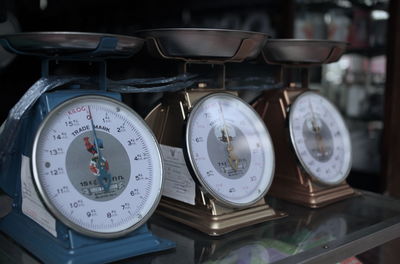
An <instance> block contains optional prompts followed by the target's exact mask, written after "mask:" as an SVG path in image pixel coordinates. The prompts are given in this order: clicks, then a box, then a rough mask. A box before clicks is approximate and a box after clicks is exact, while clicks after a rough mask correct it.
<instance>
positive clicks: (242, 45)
mask: <svg viewBox="0 0 400 264" xmlns="http://www.w3.org/2000/svg"><path fill="white" fill-rule="evenodd" d="M136 34H137V35H138V36H140V37H143V38H145V39H146V40H147V46H148V49H149V51H150V53H151V54H152V55H154V56H156V57H161V58H164V59H175V60H183V61H185V62H213V63H224V62H241V61H243V60H246V59H252V58H255V57H257V56H258V54H259V53H260V52H261V49H262V48H263V47H264V45H265V43H266V41H267V39H268V35H266V34H263V33H259V32H251V31H240V30H226V29H210V28H164V29H151V30H142V31H138V32H136Z"/></svg>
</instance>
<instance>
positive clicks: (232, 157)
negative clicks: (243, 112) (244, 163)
mask: <svg viewBox="0 0 400 264" xmlns="http://www.w3.org/2000/svg"><path fill="white" fill-rule="evenodd" d="M219 109H220V112H221V117H222V125H223V132H224V134H225V137H226V142H227V147H226V151H227V152H228V162H229V165H231V167H232V169H234V170H235V171H236V170H237V169H238V165H239V164H238V163H239V160H238V158H237V156H236V155H235V154H234V152H233V146H232V142H231V140H230V137H229V134H228V129H227V128H226V123H225V118H224V113H223V112H222V106H221V103H219Z"/></svg>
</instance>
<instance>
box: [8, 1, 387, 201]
mask: <svg viewBox="0 0 400 264" xmlns="http://www.w3.org/2000/svg"><path fill="white" fill-rule="evenodd" d="M388 7H389V0H379V1H378V0H325V1H324V0H308V1H307V0H282V1H274V0H218V1H211V0H202V1H194V0H187V1H154V0H147V1H141V2H139V1H122V0H114V1H106V0H85V1H77V0H40V1H39V0H37V1H32V0H19V1H12V0H0V34H11V33H17V32H27V31H80V32H99V33H113V34H124V35H131V34H133V33H134V32H135V31H137V30H141V29H149V28H165V27H202V28H222V29H239V30H250V31H259V32H263V33H266V34H268V35H270V36H271V37H273V38H301V39H330V40H339V41H347V42H349V48H348V51H347V52H346V54H345V55H344V56H343V57H342V58H341V60H340V61H339V62H337V63H334V64H329V65H324V66H323V67H316V68H313V70H312V72H311V78H310V80H311V84H310V86H311V88H313V89H318V90H320V91H321V93H322V94H324V95H325V96H327V97H328V98H329V99H330V100H331V101H333V102H334V103H335V105H336V106H337V107H338V109H339V110H340V112H341V113H342V114H343V116H344V117H345V119H346V121H347V124H348V127H349V130H350V132H351V139H352V147H353V168H352V171H351V174H350V176H349V177H348V182H349V183H350V185H352V186H353V187H356V188H361V189H364V190H370V191H373V192H380V193H384V192H385V182H384V181H383V180H382V177H380V174H381V172H382V168H381V156H382V155H381V153H382V131H383V128H384V125H383V124H384V122H383V119H384V95H385V84H386V46H387V45H386V44H387V34H386V32H387V24H388V19H389V13H388ZM171 65H173V63H171V62H165V61H160V60H156V59H152V58H149V56H148V54H146V51H145V50H144V51H142V52H141V53H140V54H138V55H137V56H134V57H133V58H131V59H129V60H128V61H114V62H112V63H111V64H110V67H109V77H110V78H112V79H123V78H134V77H146V76H172V75H174V74H176V70H175V67H171ZM54 69H55V70H54V73H55V74H71V73H72V74H82V72H85V73H86V72H90V71H91V70H92V69H91V68H90V67H88V66H87V65H81V66H80V67H76V66H74V67H71V66H70V65H68V64H63V65H56V66H55V68H54ZM276 72H277V67H272V66H266V65H263V64H261V63H258V64H257V63H243V64H235V65H233V64H232V65H228V66H227V76H228V80H229V78H234V77H236V78H237V77H248V76H249V74H251V75H254V77H261V79H262V78H265V79H268V80H270V79H273V78H275V77H276ZM39 77H40V62H39V60H38V59H37V58H32V57H24V56H20V57H15V56H14V55H11V54H9V53H7V52H5V51H4V50H1V51H0V87H1V90H2V96H0V105H1V108H0V121H1V122H3V121H4V120H5V118H6V116H7V113H8V111H9V110H10V109H11V107H12V106H13V105H14V104H15V103H16V102H17V100H18V99H19V98H20V97H21V95H22V94H23V93H24V92H25V91H26V89H27V88H28V87H29V86H30V85H32V84H33V83H34V81H36V80H37V79H38V78H39ZM143 96H144V97H146V98H145V99H146V100H145V101H146V103H145V104H143V100H142V99H143ZM160 96H161V95H152V96H150V95H139V96H127V97H126V98H125V100H126V101H127V102H129V103H130V105H131V106H132V107H133V108H135V110H137V111H138V112H139V113H141V114H142V115H144V114H145V113H146V111H147V110H148V109H149V108H150V106H151V105H152V104H154V102H155V101H156V100H157V98H159V97H160ZM242 96H243V97H244V98H247V100H251V98H254V96H255V95H252V94H250V95H249V94H242Z"/></svg>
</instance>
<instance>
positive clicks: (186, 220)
mask: <svg viewBox="0 0 400 264" xmlns="http://www.w3.org/2000/svg"><path fill="white" fill-rule="evenodd" d="M168 31H171V36H172V37H171V39H173V40H175V45H176V46H177V47H178V48H175V46H174V49H173V50H172V49H171V50H169V46H168V41H169V40H171V39H169V38H166V36H168V34H167V33H168ZM236 33H237V32H235V31H223V30H221V31H217V30H198V29H178V30H174V29H167V30H156V31H150V32H147V33H146V32H145V33H144V35H145V37H146V39H147V41H148V47H150V49H151V50H150V52H151V53H153V54H155V55H157V56H158V57H161V58H164V59H178V60H183V61H184V62H183V71H184V72H186V71H187V68H188V66H189V65H191V64H199V63H201V64H209V65H214V67H219V68H217V70H218V69H219V70H222V71H221V73H220V75H219V77H220V79H219V81H220V83H219V87H216V88H209V87H204V86H207V84H204V83H199V84H198V87H196V88H190V89H187V90H185V91H180V92H175V93H166V94H164V96H163V98H162V100H161V102H160V104H158V105H157V106H156V107H155V108H154V109H153V110H152V111H151V112H150V113H149V114H148V115H147V116H146V118H145V120H146V122H147V123H148V124H149V126H150V127H151V128H152V130H153V131H154V133H155V135H156V137H157V139H158V141H159V142H160V144H162V145H167V146H168V147H175V148H178V149H181V151H183V153H184V154H185V159H186V166H187V167H188V169H189V172H190V175H191V176H189V177H191V178H193V180H194V183H195V190H194V192H195V195H194V202H193V203H188V202H186V201H182V200H177V199H174V198H170V197H166V196H163V198H162V199H161V202H160V204H159V207H158V208H157V210H156V213H157V214H159V215H162V216H165V217H167V218H169V219H172V220H174V221H177V222H180V223H183V224H185V225H188V226H190V227H192V228H195V229H197V230H199V231H201V232H203V233H206V234H208V235H211V236H219V235H223V234H226V233H229V232H232V231H234V230H237V229H240V228H243V227H246V226H250V225H253V224H257V223H261V222H264V221H267V220H271V219H276V218H280V217H283V216H285V214H284V213H281V212H277V211H275V210H274V209H273V208H271V207H270V206H269V205H268V204H267V203H266V201H265V198H262V199H260V200H258V201H257V202H255V203H253V204H251V205H249V206H246V207H242V208H232V207H229V206H226V205H224V204H221V203H220V202H219V201H218V199H217V198H216V197H215V196H213V195H210V192H209V191H208V190H205V188H204V186H203V185H202V183H200V182H199V181H198V180H196V177H195V176H194V175H195V172H194V170H193V167H191V166H190V165H189V164H190V162H191V161H190V158H189V157H188V155H187V153H189V152H188V149H187V146H188V145H187V144H185V137H187V136H188V135H187V134H185V131H184V130H185V128H186V126H188V120H190V118H189V116H190V115H191V114H193V113H192V111H193V109H195V108H196V104H199V103H200V102H203V101H205V100H206V98H211V97H212V96H214V95H221V94H228V95H229V96H233V97H235V98H236V99H238V98H237V93H236V92H234V91H227V90H225V89H223V87H224V77H225V68H224V65H223V63H224V62H227V61H229V62H232V61H233V62H239V61H243V60H244V59H245V58H247V57H248V56H250V55H249V52H250V53H251V56H254V55H256V53H257V50H259V48H260V47H261V46H262V44H263V42H264V41H263V39H261V41H260V40H257V38H259V36H257V34H256V35H252V34H249V32H246V33H244V35H245V36H241V35H239V36H236V35H235V34H236ZM186 36H188V37H190V38H186ZM254 36H255V37H254ZM227 37H228V39H229V40H230V41H228V42H227V43H228V46H224V40H225V39H226V38H227ZM208 38H211V40H212V41H213V42H211V43H209V42H208V41H210V40H209V39H208ZM232 38H236V40H237V41H236V43H234V44H233V41H232ZM193 39H194V40H196V43H197V44H195V45H197V46H199V45H200V47H199V49H198V50H196V49H195V48H193V46H190V45H191V44H193V43H195V41H193ZM255 39H256V40H255ZM164 40H165V43H163V41H164ZM192 41H193V42H192ZM176 43H179V44H176ZM203 45H204V46H203ZM210 45H214V46H215V47H216V48H215V49H211V48H210ZM205 47H208V48H205ZM221 52H222V54H225V56H226V57H224V56H221ZM227 53H228V55H226V54H227ZM202 86H203V87H202ZM186 140H187V139H186ZM170 151H175V150H172V149H171V150H170ZM165 156H166V155H164V157H165Z"/></svg>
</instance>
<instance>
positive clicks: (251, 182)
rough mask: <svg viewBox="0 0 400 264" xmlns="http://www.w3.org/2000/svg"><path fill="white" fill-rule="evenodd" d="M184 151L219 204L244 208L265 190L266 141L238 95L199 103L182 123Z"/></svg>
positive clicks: (269, 162) (269, 173)
mask: <svg viewBox="0 0 400 264" xmlns="http://www.w3.org/2000/svg"><path fill="white" fill-rule="evenodd" d="M186 148H187V154H188V157H189V161H190V164H191V166H192V168H193V171H194V174H195V176H196V178H197V180H198V181H199V182H200V184H201V186H202V187H203V188H204V190H205V191H206V192H208V193H209V194H211V196H212V197H214V198H215V199H216V200H217V201H218V202H220V203H222V204H223V205H225V206H228V207H244V206H248V205H251V204H254V203H255V202H256V201H258V200H260V199H261V198H263V197H264V195H265V194H266V192H267V191H268V189H269V186H270V184H271V182H272V178H273V173H274V151H273V146H272V141H271V138H270V135H269V133H268V130H267V128H266V127H265V125H264V123H263V122H262V120H261V118H260V117H259V116H258V114H257V113H256V112H255V111H254V110H253V109H252V108H251V107H250V106H249V105H248V104H247V103H245V102H244V101H242V100H241V99H239V98H238V97H236V96H233V95H230V94H226V93H216V94H211V95H209V96H206V97H204V98H203V99H202V100H200V101H199V102H198V103H197V104H196V105H195V107H194V108H193V110H192V112H191V113H190V116H189V119H188V123H187V127H186Z"/></svg>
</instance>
